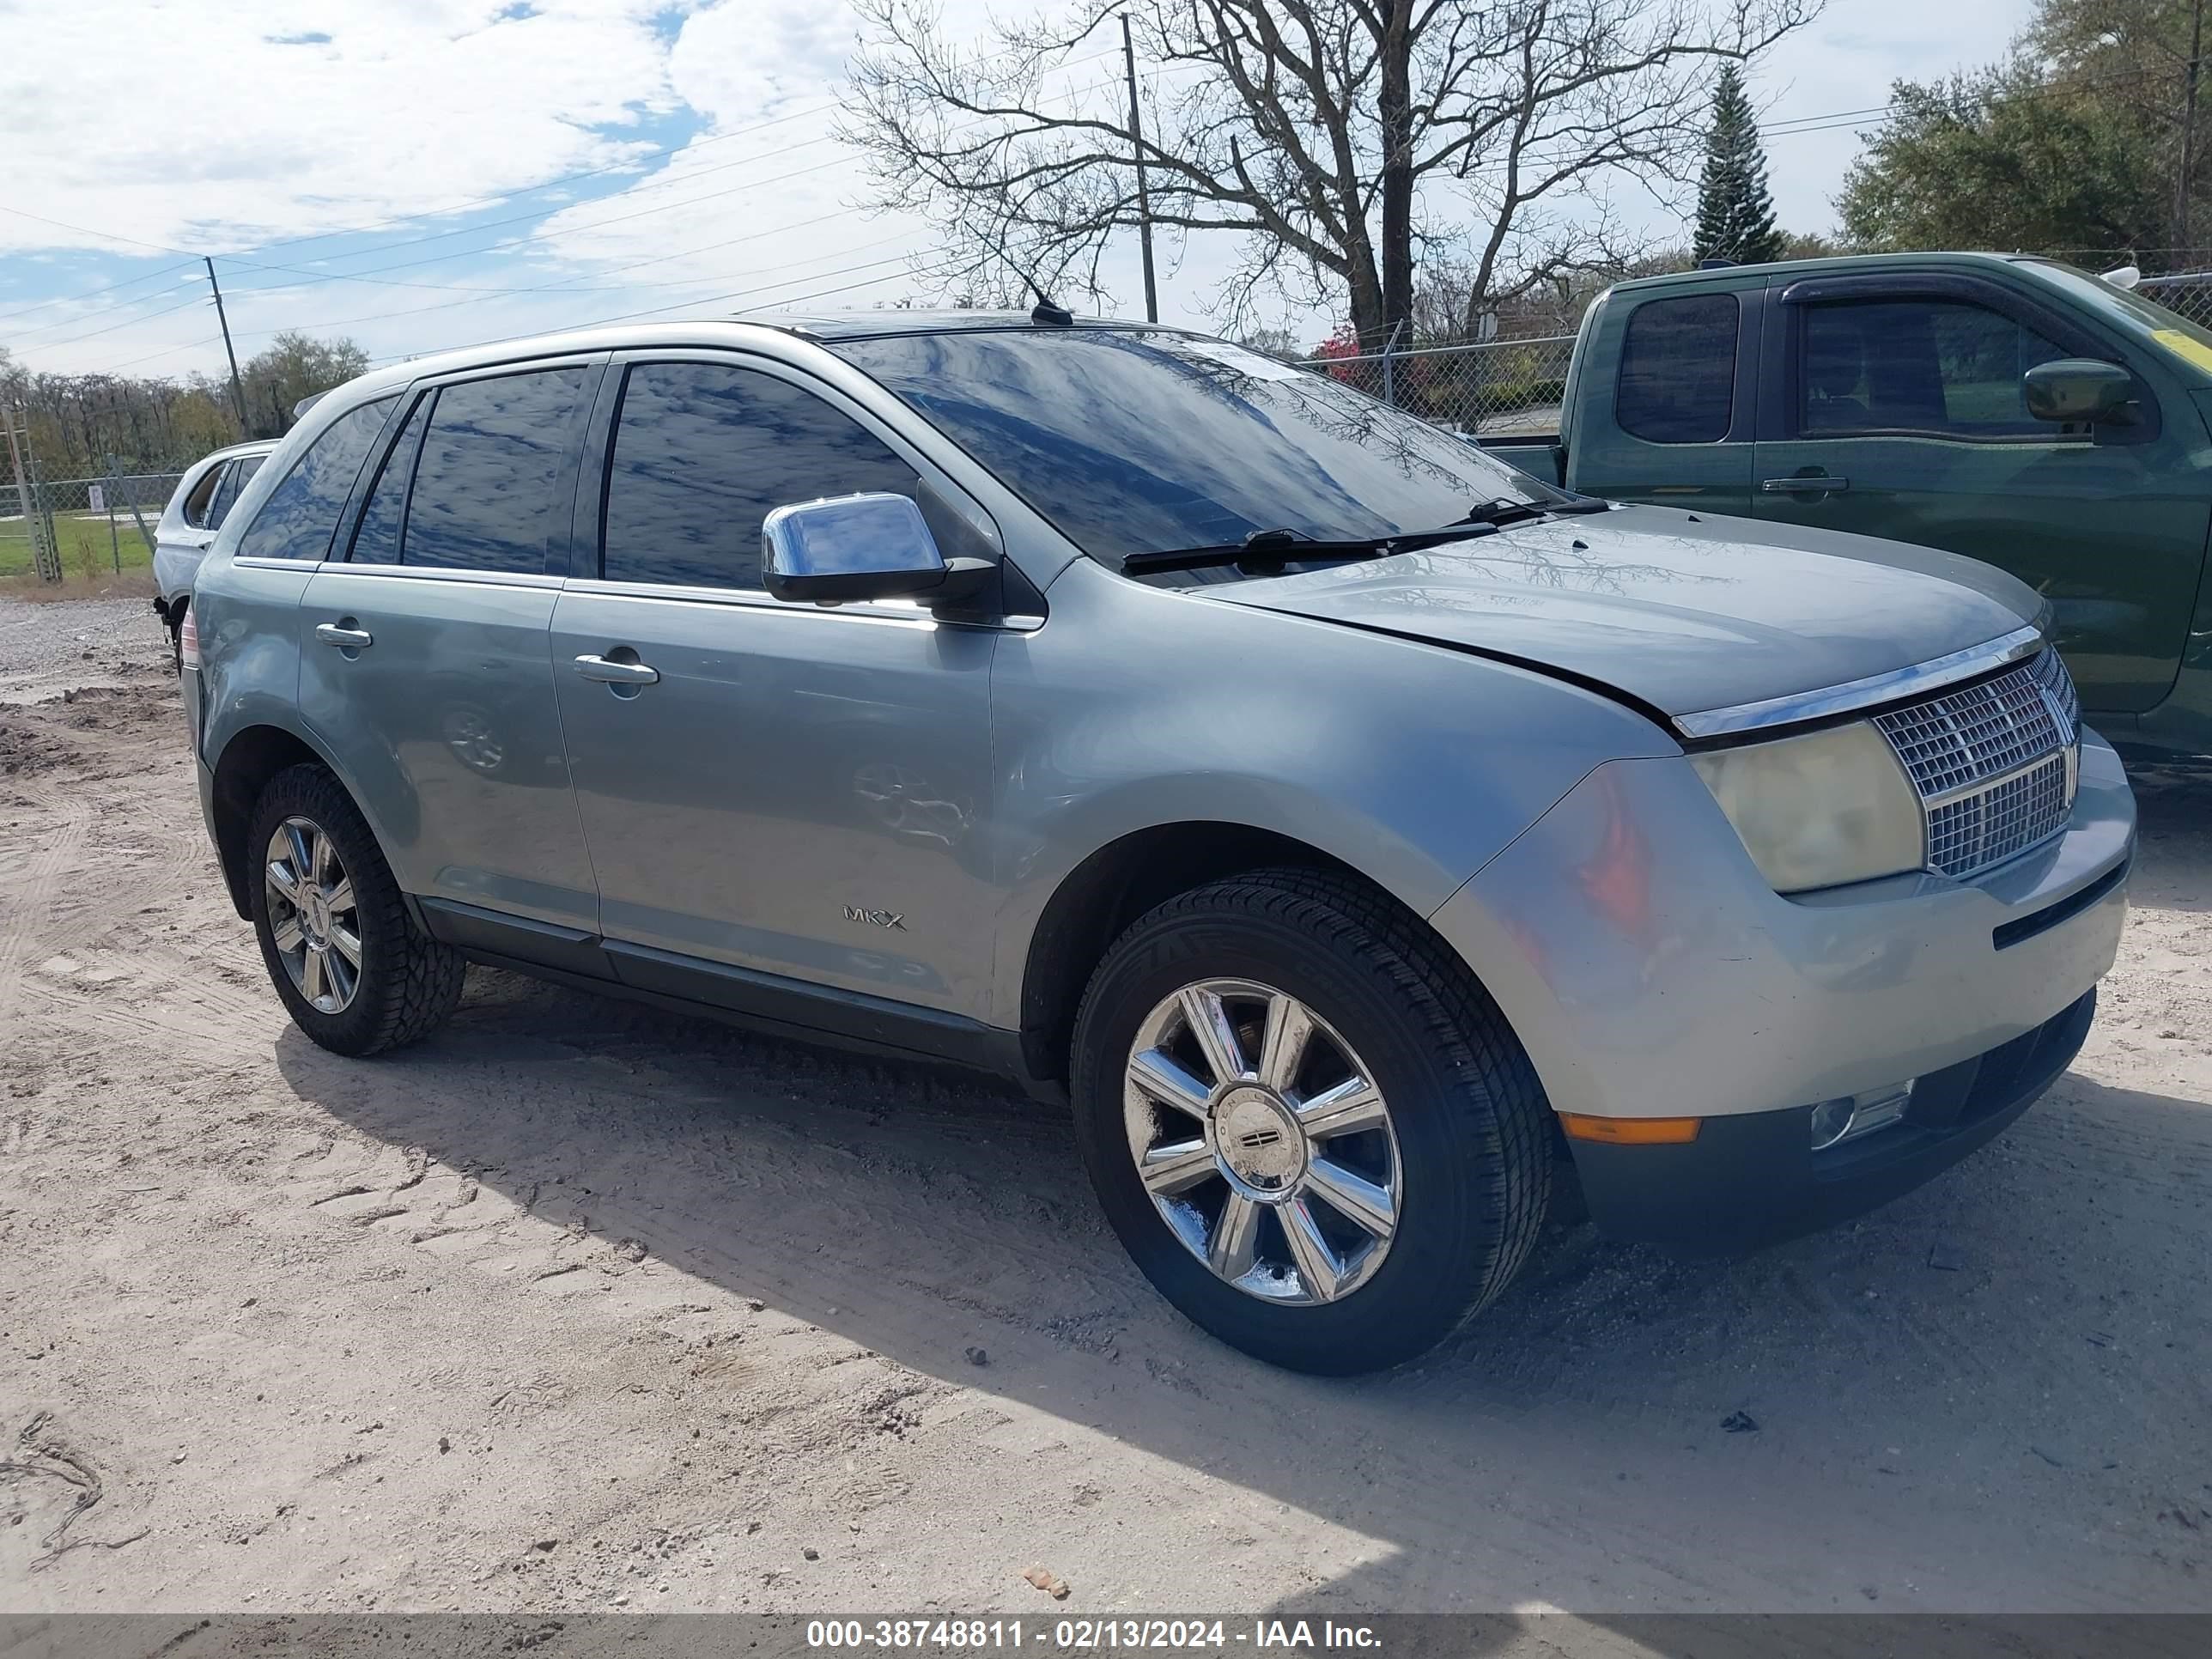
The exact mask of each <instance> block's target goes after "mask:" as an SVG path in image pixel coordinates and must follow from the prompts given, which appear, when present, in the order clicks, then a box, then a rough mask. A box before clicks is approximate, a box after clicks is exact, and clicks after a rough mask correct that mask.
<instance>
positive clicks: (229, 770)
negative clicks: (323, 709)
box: [208, 725, 374, 921]
mask: <svg viewBox="0 0 2212 1659" xmlns="http://www.w3.org/2000/svg"><path fill="white" fill-rule="evenodd" d="M301 764H313V765H317V766H321V767H324V768H326V769H329V770H330V772H331V775H333V776H337V768H336V767H335V766H333V765H331V757H329V756H328V755H326V754H325V753H324V752H323V751H322V750H321V749H319V747H317V746H316V745H315V744H313V743H312V742H311V741H309V740H308V739H307V738H305V737H303V736H301V734H300V733H299V732H295V731H294V730H292V729H291V728H289V727H288V726H274V725H257V726H244V727H241V728H240V730H239V731H237V732H234V733H233V734H232V735H231V737H230V738H229V740H228V742H226V743H225V744H223V746H222V754H221V755H219V756H217V757H216V763H215V765H214V767H213V769H212V770H213V775H214V785H213V788H212V791H211V793H210V796H209V808H208V819H209V822H208V827H209V829H210V831H211V832H212V833H213V836H214V839H215V849H216V862H217V863H218V864H219V865H220V866H221V867H222V880H223V885H224V886H225V887H226V888H228V890H229V891H230V902H231V906H232V908H234V909H235V910H236V911H237V912H238V914H239V916H240V919H242V920H246V921H251V920H252V915H253V912H252V903H251V901H250V899H249V897H248V894H247V889H246V827H247V824H248V823H249V821H250V820H251V819H252V816H253V803H254V802H255V801H257V800H258V799H260V798H261V792H262V791H263V790H264V789H265V788H267V787H269V780H270V779H271V778H273V777H275V776H276V775H277V774H278V773H279V772H282V771H283V770H284V769H286V768H288V767H293V766H299V765H301ZM339 782H340V787H343V783H344V781H343V779H340V780H339ZM348 793H351V792H350V791H349V792H348ZM356 805H358V802H356ZM364 816H365V815H364ZM371 833H372V834H374V827H373V826H372V829H371Z"/></svg>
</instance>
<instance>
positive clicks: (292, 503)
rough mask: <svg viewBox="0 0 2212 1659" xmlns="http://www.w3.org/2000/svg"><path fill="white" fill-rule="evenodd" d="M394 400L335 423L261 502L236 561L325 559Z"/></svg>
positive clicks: (377, 403) (368, 406) (381, 400)
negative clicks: (347, 501)
mask: <svg viewBox="0 0 2212 1659" xmlns="http://www.w3.org/2000/svg"><path fill="white" fill-rule="evenodd" d="M397 402H398V397H397V395H396V394H395V395H394V396H392V397H390V398H378V399H377V400H376V401H375V402H374V403H373V404H362V406H361V407H360V408H359V409H353V410H347V411H346V412H345V413H344V414H343V415H341V416H338V418H337V420H335V421H333V422H331V424H330V426H329V427H328V428H325V430H324V432H323V435H322V436H320V437H319V438H317V439H316V440H315V441H314V443H313V446H312V447H310V448H309V449H308V451H307V453H306V454H304V455H302V456H301V457H300V459H299V462H298V464H297V465H295V466H294V467H293V469H292V470H291V471H290V472H289V473H288V474H287V475H286V476H285V478H284V482H283V483H280V484H278V485H277V486H276V489H273V490H271V491H270V495H269V499H268V500H266V501H263V502H262V503H261V510H260V511H259V512H258V513H255V514H254V515H253V522H252V524H250V525H248V526H246V533H245V534H244V535H243V536H241V537H240V538H238V556H239V557H240V558H242V559H244V558H264V559H319V558H322V557H324V556H325V555H326V554H328V553H329V551H330V547H331V530H332V529H333V528H334V527H335V526H336V524H337V516H338V513H340V512H341V511H342V510H343V508H344V507H345V503H346V497H347V496H348V495H351V494H352V493H353V483H354V480H355V479H356V477H359V476H360V474H361V466H362V462H363V461H365V460H367V459H368V455H369V452H370V451H371V450H373V449H374V448H375V447H376V435H377V434H378V433H379V432H380V431H382V430H383V428H384V420H385V416H387V415H389V414H391V413H392V404H395V403H397Z"/></svg>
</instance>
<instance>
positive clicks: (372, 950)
mask: <svg viewBox="0 0 2212 1659" xmlns="http://www.w3.org/2000/svg"><path fill="white" fill-rule="evenodd" d="M246 857H247V858H249V859H251V860H253V863H252V866H250V867H249V869H248V871H247V875H246V891H247V894H248V896H249V903H250V905H251V908H252V913H253V932H254V935H255V937H256V938H257V939H259V941H260V944H261V959H262V962H263V963H264V966H266V967H267V969H268V970H269V979H270V983H271V984H273V985H274V986H275V987H276V994H277V996H278V997H279V998H280V999H281V1000H283V1004H284V1006H285V1009H286V1011H287V1012H289V1013H290V1014H291V1016H292V1023H293V1024H295V1025H297V1026H298V1027H299V1028H300V1029H301V1030H302V1031H304V1032H306V1033H307V1036H310V1037H311V1038H313V1040H314V1041H315V1042H318V1043H319V1044H321V1045H322V1046H323V1047H324V1048H328V1049H330V1050H331V1052H332V1053H334V1054H355V1055H361V1054H381V1053H382V1052H383V1051H384V1050H386V1049H387V1048H401V1047H404V1045H406V1044H407V1043H410V1042H416V1041H418V1040H419V1039H421V1038H422V1037H424V1036H428V1035H429V1034H430V1033H431V1032H432V1031H434V1030H436V1029H437V1028H438V1027H439V1026H441V1025H442V1024H445V1022H446V1020H447V1018H448V1017H449V1016H450V1015H451V1014H452V1013H453V1008H454V1006H455V1005H456V1004H458V1003H459V1001H460V998H461V982H462V980H463V978H464V977H465V975H466V973H467V964H466V963H465V962H464V961H463V960H462V958H461V957H460V954H459V952H458V951H453V950H452V949H450V948H448V947H447V946H446V945H441V944H439V943H438V941H437V940H435V939H432V938H431V937H430V936H429V935H428V933H424V932H423V931H422V929H421V928H419V927H416V925H415V922H414V921H413V919H412V918H411V917H410V915H408V913H407V906H406V903H405V901H404V899H403V898H402V897H401V896H400V892H399V884H398V881H397V880H396V879H394V878H393V876H392V866H390V865H388V864H386V862H385V860H384V854H383V852H382V851H381V850H380V848H378V846H377V844H376V838H375V836H373V835H371V834H370V833H369V829H368V821H367V820H366V819H364V818H363V817H362V815H361V809H360V808H359V807H357V806H356V805H354V803H353V799H352V797H351V796H349V795H348V794H347V793H346V792H345V790H344V789H343V787H341V786H340V785H339V783H338V781H337V779H336V778H335V777H333V776H331V774H330V772H329V771H328V770H326V769H325V768H323V767H321V766H317V765H313V764H306V765H300V766H295V767H290V768H289V769H286V770H284V771H283V772H279V773H278V774H277V775H276V776H275V777H274V778H271V779H270V781H269V783H268V786H267V787H265V788H264V789H263V790H262V792H261V798H260V799H258V801H256V802H255V803H254V807H253V813H252V818H251V819H250V820H249V823H248V828H247V830H246ZM288 894H289V896H288Z"/></svg>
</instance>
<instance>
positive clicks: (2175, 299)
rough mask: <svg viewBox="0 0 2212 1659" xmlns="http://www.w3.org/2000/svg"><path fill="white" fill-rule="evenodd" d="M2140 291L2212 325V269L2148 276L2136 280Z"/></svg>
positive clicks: (2176, 310) (2193, 321)
mask: <svg viewBox="0 0 2212 1659" xmlns="http://www.w3.org/2000/svg"><path fill="white" fill-rule="evenodd" d="M2136 293H2138V294H2140V295H2142V297H2143V298H2144V299H2146V300H2150V301H2155V302H2156V303H2157V304H2159V305H2162V306H2164V307H2166V309H2167V310H2168V311H2171V312H2173V313H2176V314H2178V315H2179V316H2183V317H2186V318H2187V319H2189V320H2190V321H2191V322H2192V323H2197V324H2200V325H2203V326H2204V327H2206V328H2212V270H2181V271H2176V272H2174V273H2173V274H2172V276H2146V277H2144V278H2143V279H2142V281H2141V282H2139V283H2136Z"/></svg>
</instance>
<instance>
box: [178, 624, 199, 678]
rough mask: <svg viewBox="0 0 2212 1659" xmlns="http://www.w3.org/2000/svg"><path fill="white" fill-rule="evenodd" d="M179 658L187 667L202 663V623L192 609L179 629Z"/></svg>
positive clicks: (195, 666)
mask: <svg viewBox="0 0 2212 1659" xmlns="http://www.w3.org/2000/svg"><path fill="white" fill-rule="evenodd" d="M177 660H178V661H179V662H180V663H181V664H183V665H184V666H185V667H186V668H197V667H198V666H199V665H200V625H199V623H198V621H197V618H195V617H193V615H192V613H191V611H185V620H184V621H183V622H182V623H180V624H179V626H178V629H177Z"/></svg>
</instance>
